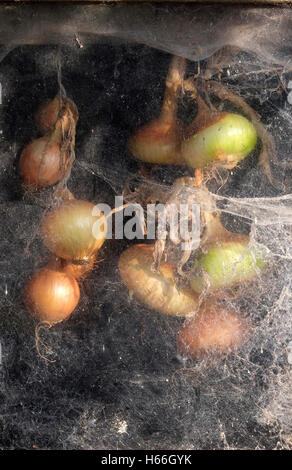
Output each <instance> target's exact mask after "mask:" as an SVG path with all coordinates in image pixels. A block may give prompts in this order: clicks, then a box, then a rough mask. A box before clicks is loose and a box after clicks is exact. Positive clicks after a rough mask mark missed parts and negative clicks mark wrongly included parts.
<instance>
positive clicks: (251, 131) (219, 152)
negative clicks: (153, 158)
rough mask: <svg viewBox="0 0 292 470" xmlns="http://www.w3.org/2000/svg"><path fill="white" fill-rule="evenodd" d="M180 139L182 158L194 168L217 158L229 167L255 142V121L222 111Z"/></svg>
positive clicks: (252, 146) (215, 160)
mask: <svg viewBox="0 0 292 470" xmlns="http://www.w3.org/2000/svg"><path fill="white" fill-rule="evenodd" d="M189 134H190V132H188V131H187V132H186V136H185V140H184V142H183V143H182V158H183V159H184V160H185V162H186V163H187V164H188V165H190V166H191V167H193V168H204V167H206V166H208V165H209V164H210V163H213V162H217V163H220V164H222V165H225V166H226V168H228V169H232V168H233V167H235V166H236V165H237V164H238V163H239V162H240V161H241V160H243V159H244V158H245V157H246V156H247V155H248V154H249V153H250V152H251V151H252V150H253V149H254V148H255V146H256V143H257V133H256V130H255V127H254V125H253V124H252V123H251V122H250V121H249V120H248V119H246V118H245V117H244V116H241V115H239V114H231V113H225V114H221V115H220V117H219V118H218V116H217V117H216V118H215V122H214V123H212V121H211V123H209V124H208V125H207V126H206V127H204V128H203V129H201V130H199V131H198V132H196V133H195V134H194V135H189Z"/></svg>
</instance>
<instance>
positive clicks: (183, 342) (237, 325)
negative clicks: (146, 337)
mask: <svg viewBox="0 0 292 470" xmlns="http://www.w3.org/2000/svg"><path fill="white" fill-rule="evenodd" d="M250 333H251V328H250V324H249V322H248V321H247V320H246V319H245V318H243V317H242V316H240V315H239V314H238V313H237V312H235V311H234V310H231V309H226V308H224V307H223V306H221V305H220V304H219V303H216V302H212V301H208V302H207V303H205V304H203V305H202V306H201V307H200V309H199V312H198V313H197V315H195V316H194V317H193V318H191V319H188V320H186V322H185V323H184V325H183V327H182V328H181V330H180V332H179V334H178V339H177V344H178V348H179V350H180V351H181V352H182V353H183V354H186V355H187V356H189V357H192V358H195V359H201V358H204V357H206V356H209V355H215V356H222V355H226V353H228V352H231V351H233V350H235V349H236V348H238V347H239V346H241V345H242V344H243V343H244V342H245V341H246V340H247V339H248V338H249V337H250Z"/></svg>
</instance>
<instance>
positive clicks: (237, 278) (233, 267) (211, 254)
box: [190, 237, 266, 293]
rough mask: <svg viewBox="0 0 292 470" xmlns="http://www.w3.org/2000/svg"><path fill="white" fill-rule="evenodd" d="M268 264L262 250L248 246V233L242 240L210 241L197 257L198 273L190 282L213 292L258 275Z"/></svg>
mask: <svg viewBox="0 0 292 470" xmlns="http://www.w3.org/2000/svg"><path fill="white" fill-rule="evenodd" d="M265 264H266V261H265V256H264V254H263V252H262V251H261V250H259V249H257V248H255V247H254V246H249V239H248V237H243V239H242V241H232V240H231V241H224V242H218V243H215V244H211V245H209V246H208V247H207V252H206V253H202V254H201V255H200V256H199V257H198V258H197V259H196V260H195V265H194V268H195V270H196V271H197V272H198V275H197V276H193V277H192V278H191V280H190V285H191V287H192V289H193V290H194V291H195V292H198V293H200V292H202V291H203V290H204V289H207V290H208V292H212V291H216V290H217V289H222V288H230V287H234V286H237V285H240V284H242V283H245V282H247V281H250V280H252V279H255V278H256V277H257V276H258V275H259V273H260V272H261V271H262V270H263V269H264V267H265ZM202 274H204V275H202Z"/></svg>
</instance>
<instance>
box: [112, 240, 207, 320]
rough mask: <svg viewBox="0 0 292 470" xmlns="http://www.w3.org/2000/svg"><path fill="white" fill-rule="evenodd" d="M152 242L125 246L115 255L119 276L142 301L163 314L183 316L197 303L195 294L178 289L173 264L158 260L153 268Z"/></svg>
mask: <svg viewBox="0 0 292 470" xmlns="http://www.w3.org/2000/svg"><path fill="white" fill-rule="evenodd" d="M153 249H154V247H153V246H152V245H141V244H138V245H134V246H132V247H130V248H128V249H127V250H125V251H124V252H123V253H122V254H121V256H120V259H119V270H120V275H121V278H122V279H123V281H124V283H125V284H126V286H127V287H128V289H129V290H130V291H131V292H132V293H133V294H134V296H135V297H136V298H137V299H138V300H140V301H141V302H142V303H144V304H145V305H147V306H148V307H150V308H152V309H153V310H157V311H159V312H161V313H165V314H167V315H177V316H182V317H186V316H189V315H192V313H193V312H194V311H195V309H196V307H197V301H198V296H197V295H196V294H195V293H194V292H192V291H191V290H190V289H186V288H182V289H178V287H177V286H176V284H175V278H174V268H173V267H172V266H171V265H169V264H166V263H161V264H160V266H159V270H158V272H154V271H153V270H152V269H151V268H152V264H153Z"/></svg>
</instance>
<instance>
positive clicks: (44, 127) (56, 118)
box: [35, 95, 78, 134]
mask: <svg viewBox="0 0 292 470" xmlns="http://www.w3.org/2000/svg"><path fill="white" fill-rule="evenodd" d="M77 119H78V111H77V108H76V105H75V103H74V102H73V101H72V100H70V99H69V98H65V97H62V96H60V95H57V96H55V98H54V99H52V100H50V101H46V102H45V103H43V104H42V105H41V106H40V107H39V109H38V110H37V112H36V114H35V121H36V125H37V128H38V130H39V132H40V133H41V134H48V133H50V132H52V131H53V130H55V128H56V127H57V128H59V129H60V130H62V131H63V132H64V133H66V132H68V130H69V128H70V125H72V122H73V123H74V124H76V121H77Z"/></svg>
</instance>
